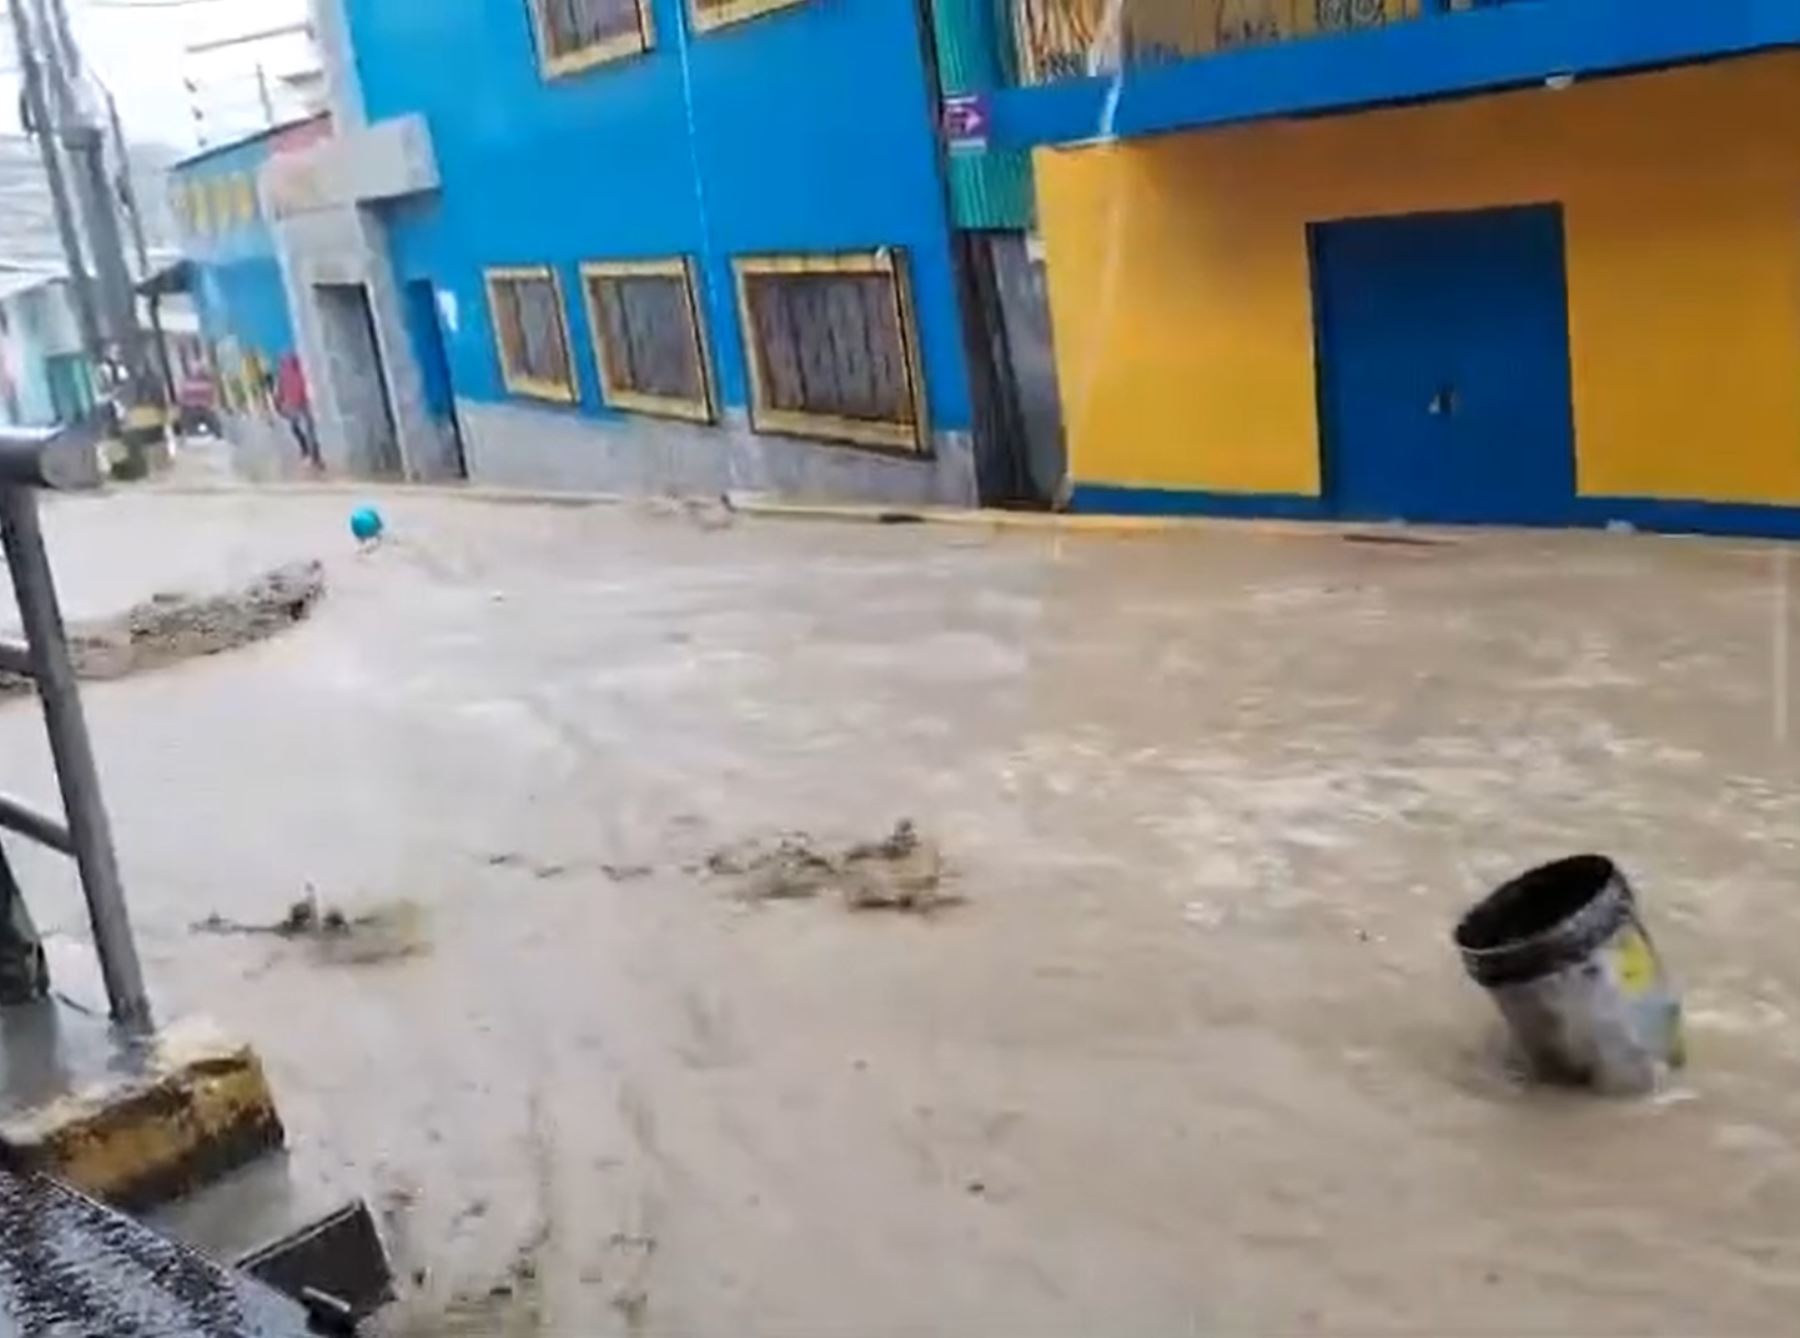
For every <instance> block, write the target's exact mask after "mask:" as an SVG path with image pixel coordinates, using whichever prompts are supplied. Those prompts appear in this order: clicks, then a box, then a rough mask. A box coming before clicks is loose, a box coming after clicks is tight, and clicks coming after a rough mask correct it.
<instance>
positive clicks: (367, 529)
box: [350, 506, 387, 544]
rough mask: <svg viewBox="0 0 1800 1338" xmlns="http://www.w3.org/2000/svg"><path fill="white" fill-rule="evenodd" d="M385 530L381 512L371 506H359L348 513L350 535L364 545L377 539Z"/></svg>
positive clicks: (385, 526)
mask: <svg viewBox="0 0 1800 1338" xmlns="http://www.w3.org/2000/svg"><path fill="white" fill-rule="evenodd" d="M386 528H387V525H386V523H385V522H384V521H383V520H382V519H381V512H379V511H377V510H376V509H375V508H374V507H372V506H359V507H357V508H356V510H354V511H352V512H351V513H350V533H352V534H354V535H355V536H356V537H357V539H358V540H360V541H361V542H363V543H365V544H366V543H370V542H373V541H374V540H376V539H379V538H380V537H381V532H382V531H383V530H385V529H386Z"/></svg>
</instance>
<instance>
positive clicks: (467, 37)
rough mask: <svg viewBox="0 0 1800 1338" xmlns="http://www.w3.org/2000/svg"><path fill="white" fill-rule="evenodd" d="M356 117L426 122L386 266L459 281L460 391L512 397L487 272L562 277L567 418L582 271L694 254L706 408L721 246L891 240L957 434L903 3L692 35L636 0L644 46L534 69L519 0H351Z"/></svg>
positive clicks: (943, 216) (928, 154)
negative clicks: (553, 73)
mask: <svg viewBox="0 0 1800 1338" xmlns="http://www.w3.org/2000/svg"><path fill="white" fill-rule="evenodd" d="M348 7H349V12H350V17H351V28H352V39H353V42H354V44H355V49H356V55H357V67H358V72H359V75H360V77H361V80H362V85H363V94H364V101H365V103H366V105H367V110H368V114H369V117H370V119H371V120H379V119H382V118H385V117H390V116H396V115H402V114H405V113H407V112H422V113H423V114H424V115H425V116H426V118H427V120H428V122H429V124H430V127H431V133H432V139H433V143H434V145H435V147H436V152H437V158H438V167H439V171H440V174H441V176H442V180H443V188H442V190H441V191H440V192H439V193H437V194H436V195H434V196H430V197H425V198H422V199H418V200H414V201H409V202H407V203H404V204H402V205H399V206H396V207H394V208H393V209H392V210H391V211H390V214H389V217H390V219H391V220H392V223H393V233H392V239H393V246H394V252H395V257H396V262H397V264H398V266H399V269H400V276H401V278H402V279H419V278H429V279H431V280H432V281H433V282H434V283H436V284H437V285H438V286H439V287H440V288H447V289H449V290H451V291H452V292H454V294H455V295H456V299H457V308H458V313H459V315H458V322H457V325H458V328H457V330H456V331H455V332H454V333H453V334H451V348H450V357H451V361H452V364H453V366H452V374H453V376H454V379H455V382H456V386H457V390H458V393H459V394H462V395H465V396H470V397H473V398H476V399H486V400H497V399H502V398H504V397H505V392H504V390H503V388H502V386H501V383H500V375H499V367H498V364H497V360H496V356H495V352H494V348H493V339H492V336H491V333H490V330H489V326H488V319H487V302H486V294H485V292H484V290H483V285H482V282H481V270H482V268H483V267H484V266H490V265H508V264H541V263H551V264H554V265H556V266H557V267H558V271H559V273H560V274H561V276H562V283H563V289H564V298H565V305H566V307H567V310H568V317H569V321H570V329H571V334H572V335H573V338H574V345H575V354H576V361H577V364H578V375H579V379H580V383H581V405H580V409H579V411H580V412H583V413H588V414H604V413H606V412H607V411H606V410H604V409H603V408H602V406H601V405H600V403H599V394H598V388H597V387H596V385H595V383H594V372H593V363H592V344H591V342H590V339H589V335H588V330H587V317H586V312H585V311H584V310H583V303H582V302H581V300H580V293H579V289H578V276H577V266H578V265H579V263H580V262H581V261H582V260H608V259H631V258H644V257H654V256H668V255H676V254H689V255H694V256H696V257H697V258H699V260H700V272H701V278H702V282H703V284H704V287H705V290H706V291H705V294H704V301H705V308H706V313H707V325H708V330H707V333H708V337H709V339H710V341H711V347H712V352H713V358H714V362H715V370H716V374H717V377H718V385H719V387H720V390H721V393H722V399H723V401H724V402H725V403H726V404H729V405H734V406H742V405H743V404H744V402H745V399H746V388H745V372H744V358H743V350H742V347H741V340H740V338H739V333H738V323H737V315H736V297H735V293H734V292H733V285H732V280H731V267H730V257H731V256H732V255H734V254H744V253H753V252H760V251H828V250H848V249H870V248H873V247H876V246H881V245H889V246H897V247H903V248H905V250H906V252H907V255H908V257H909V261H910V264H911V272H912V281H913V295H914V300H915V304H916V308H917V311H918V317H919V323H920V329H921V343H922V352H923V361H924V366H925V375H926V383H927V390H928V395H929V399H930V405H931V418H932V425H933V426H934V427H936V428H939V429H943V428H962V427H966V426H967V424H968V419H969V403H968V399H969V397H968V388H967V378H966V374H965V369H964V366H963V361H962V344H961V333H960V323H959V316H958V308H957V304H956V299H955V290H954V286H953V275H952V269H951V252H950V233H949V225H948V221H947V210H946V204H945V192H944V185H943V181H942V178H941V175H940V170H939V163H938V156H937V148H936V139H935V123H934V115H935V113H934V106H935V102H934V97H933V95H932V92H931V89H930V85H929V75H928V74H927V72H926V69H925V65H924V60H923V57H922V49H921V43H920V37H919V32H918V19H917V17H916V14H915V11H914V9H913V6H912V5H911V3H910V2H909V0H809V2H808V3H805V4H802V5H799V6H797V7H794V8H791V9H787V10H782V11H778V12H776V13H773V14H769V15H765V16H763V17H760V18H756V19H752V20H749V21H747V22H745V23H741V24H736V25H733V26H730V27H726V28H722V29H718V30H716V31H713V32H709V33H690V32H689V31H688V30H687V27H686V22H685V16H684V14H683V12H682V5H681V3H680V0H652V12H653V16H654V21H655V31H656V35H657V39H656V45H655V47H654V48H653V49H652V50H651V51H649V52H646V53H644V54H643V55H640V56H636V57H632V58H630V59H627V60H622V61H617V62H613V63H610V64H606V65H601V66H598V67H595V68H593V69H591V70H588V71H586V72H584V73H581V74H576V75H572V76H568V77H565V78H559V79H553V80H546V79H544V78H543V77H542V75H541V74H540V73H539V69H538V62H537V56H536V52H535V49H534V43H533V36H532V31H531V21H530V16H529V14H528V12H527V8H526V4H525V0H463V2H462V3H457V4H394V3H389V2H386V0H348Z"/></svg>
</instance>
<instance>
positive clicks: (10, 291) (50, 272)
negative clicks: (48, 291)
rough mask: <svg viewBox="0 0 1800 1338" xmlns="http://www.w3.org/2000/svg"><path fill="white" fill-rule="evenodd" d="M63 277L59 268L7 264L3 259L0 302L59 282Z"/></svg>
mask: <svg viewBox="0 0 1800 1338" xmlns="http://www.w3.org/2000/svg"><path fill="white" fill-rule="evenodd" d="M64 278H65V276H64V275H63V273H62V272H61V271H60V270H54V269H44V268H39V267H37V266H31V265H9V264H7V263H6V262H5V261H0V302H4V301H6V300H7V299H8V298H13V297H18V296H20V295H21V294H23V293H29V292H32V291H34V290H36V289H38V288H43V287H46V286H48V285H49V284H53V283H61V282H62V281H63V280H64Z"/></svg>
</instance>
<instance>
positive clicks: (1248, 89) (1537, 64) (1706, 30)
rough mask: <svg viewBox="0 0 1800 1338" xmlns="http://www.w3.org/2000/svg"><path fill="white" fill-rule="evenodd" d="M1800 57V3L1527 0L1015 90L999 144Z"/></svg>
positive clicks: (997, 128)
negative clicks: (1797, 51)
mask: <svg viewBox="0 0 1800 1338" xmlns="http://www.w3.org/2000/svg"><path fill="white" fill-rule="evenodd" d="M1794 45H1800V0H1516V3H1506V4H1498V5H1494V6H1492V7H1488V8H1481V9H1475V10H1471V11H1469V12H1467V13H1456V14H1440V15H1436V16H1431V17H1426V18H1421V19H1418V20H1416V21H1413V22H1410V23H1395V24H1390V25H1387V26H1384V27H1378V28H1363V29H1357V30H1354V31H1349V32H1343V33H1334V34H1330V35H1321V36H1317V37H1311V38H1307V39H1304V40H1298V41H1289V42H1277V43H1273V44H1270V45H1267V46H1256V47H1245V48H1242V49H1238V50H1233V51H1225V52H1220V53H1217V54H1214V55H1209V56H1202V57H1196V58H1194V59H1192V60H1185V61H1179V62H1175V63H1172V64H1168V65H1155V66H1147V67H1144V68H1141V69H1134V70H1129V71H1127V73H1126V75H1125V77H1124V78H1123V79H1122V80H1119V81H1117V85H1118V86H1117V88H1116V89H1115V88H1114V83H1115V81H1114V80H1113V79H1112V78H1110V77H1097V78H1086V79H1065V80H1060V81H1058V82H1055V83H1050V84H1044V85H1040V86H1037V87H1031V88H1014V89H1007V90H1004V91H1002V92H999V93H997V94H996V95H995V97H994V105H993V139H994V143H995V144H997V145H1002V146H1010V147H1015V148H1023V147H1029V146H1033V145H1039V144H1061V143H1071V142H1078V141H1081V140H1088V139H1095V138H1100V137H1104V136H1105V135H1107V134H1114V135H1145V134H1155V133H1159V132H1163V131H1170V130H1181V129H1188V128H1193V127H1197V126H1205V125H1222V124H1227V123H1229V122H1233V121H1247V120H1254V119H1256V118H1258V117H1267V116H1284V115H1297V114H1302V113H1318V112H1330V111H1344V110H1348V109H1351V108H1356V107H1367V106H1375V105H1380V104H1383V103H1394V102H1407V101H1414V100H1419V99H1424V98H1434V97H1450V96H1456V95H1460V94H1467V93H1475V92H1480V91H1482V90H1484V89H1495V88H1506V87H1510V86H1515V85H1519V84H1527V83H1534V82H1537V81H1540V80H1542V79H1545V78H1547V77H1549V76H1551V75H1556V74H1573V75H1577V76H1580V75H1583V74H1589V75H1601V74H1609V73H1622V72H1625V71H1628V70H1634V69H1645V68H1650V67H1654V66H1659V65H1672V64H1679V63H1682V62H1685V61H1693V60H1702V59H1707V58H1710V57H1718V56H1729V55H1737V54H1742V53H1745V52H1749V51H1757V50H1763V49H1768V48H1773V47H1780V46H1794ZM1109 101H1110V103H1111V105H1110V106H1109ZM1109 121H1110V124H1109Z"/></svg>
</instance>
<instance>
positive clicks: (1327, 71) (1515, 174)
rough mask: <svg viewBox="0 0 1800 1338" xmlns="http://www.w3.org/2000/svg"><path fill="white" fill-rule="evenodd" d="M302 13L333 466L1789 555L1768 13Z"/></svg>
mask: <svg viewBox="0 0 1800 1338" xmlns="http://www.w3.org/2000/svg"><path fill="white" fill-rule="evenodd" d="M314 9H315V15H314V29H315V31H316V34H317V37H318V44H319V50H320V54H321V58H322V61H323V68H324V73H325V78H326V83H327V87H328V89H329V93H330V102H331V108H332V119H333V124H334V125H335V127H336V133H335V134H332V135H330V136H329V137H321V138H318V139H317V141H316V142H314V143H311V144H305V145H299V146H296V147H295V148H294V149H293V150H292V151H291V152H282V153H275V152H273V151H272V150H273V143H272V142H271V143H269V144H265V145H263V147H261V148H257V149H254V150H252V149H233V150H229V151H222V152H223V153H225V155H226V156H225V157H224V158H222V159H220V158H214V159H205V160H199V161H196V162H194V163H191V164H190V165H189V166H188V167H187V168H186V169H184V170H185V171H189V172H192V173H194V174H196V175H200V176H212V175H216V174H218V173H219V172H224V173H225V174H226V175H230V174H231V173H233V172H258V173H260V180H261V183H262V190H261V194H260V197H259V198H260V201H261V204H262V207H263V208H264V210H265V211H266V222H264V221H262V220H260V219H259V220H258V221H257V222H256V223H255V225H254V227H253V228H252V231H250V232H248V233H246V234H245V244H246V245H247V246H248V245H249V244H250V242H251V241H252V240H253V241H254V254H255V258H256V260H257V263H258V265H259V266H260V268H259V270H258V271H257V272H258V274H259V275H260V276H261V277H260V278H259V279H258V281H257V289H258V291H259V292H262V293H265V294H267V293H271V292H272V291H273V285H272V283H271V282H270V280H269V274H270V266H271V265H273V266H274V267H275V268H276V269H277V270H278V271H279V273H280V276H281V281H282V289H283V292H284V293H285V297H286V305H285V308H284V311H285V313H286V318H287V322H288V324H287V326H286V327H284V330H283V334H284V336H285V337H286V338H287V339H288V340H290V341H291V344H292V346H293V347H294V348H295V349H296V350H297V351H298V354H299V362H300V364H301V365H302V366H303V367H304V369H305V372H306V374H307V375H306V385H307V389H308V391H309V394H310V404H311V406H312V410H313V413H314V417H315V418H316V421H317V425H318V431H319V440H320V443H321V450H322V454H323V457H324V460H325V464H326V466H327V467H328V468H339V469H343V470H346V471H348V472H353V473H389V474H404V475H406V476H408V477H413V478H435V477H446V476H456V475H463V474H466V475H468V476H469V477H472V478H474V479H476V480H479V481H483V482H491V483H502V484H517V485H526V486H534V487H568V488H591V489H601V490H608V491H614V490H616V491H627V490H640V491H641V490H673V491H686V492H711V491H717V490H720V489H727V488H729V489H753V490H767V491H772V492H778V493H786V494H791V495H801V496H828V497H845V498H853V499H864V500H870V501H879V502H908V503H910V502H945V503H955V504H974V503H983V504H993V503H1021V502H1022V503H1039V504H1042V503H1048V502H1054V503H1058V504H1063V505H1068V506H1072V507H1074V508H1077V509H1085V510H1097V511H1159V512H1204V513H1222V514H1232V515H1282V516H1296V517H1316V518H1321V519H1338V520H1353V521H1366V520H1388V519H1401V520H1409V521H1424V522H1450V523H1461V522H1478V523H1505V524H1513V523H1526V524H1552V525H1598V524H1605V523H1609V522H1613V521H1621V522H1628V523H1630V524H1634V525H1638V526H1643V527H1650V528H1664V529H1675V530H1683V529H1692V530H1708V531H1733V532H1745V533H1796V534H1800V452H1797V451H1795V450H1794V449H1793V445H1794V443H1795V442H1796V441H1797V440H1800V378H1797V377H1796V376H1795V374H1794V369H1795V367H1796V366H1800V320H1797V319H1796V317H1795V305H1794V295H1795V276H1796V275H1797V274H1800V228H1796V227H1795V225H1794V224H1795V220H1794V210H1793V204H1794V201H1795V200H1796V199H1800V116H1796V115H1795V113H1796V111H1800V4H1793V3H1733V4H1722V3H1717V2H1716V0H1179V2H1177V0H1129V3H1119V0H924V3H922V4H917V5H915V4H909V3H908V4H903V3H899V0H513V2H512V3H504V4H501V3H494V4H460V5H452V4H433V5H397V4H392V3H387V2H386V0H314ZM234 154H237V155H241V161H240V160H239V159H235V158H233V157H232V156H231V155H234ZM219 189H221V188H220V187H219V186H218V185H217V184H216V183H214V184H212V185H210V186H209V187H208V190H210V191H213V192H217V191H218V190H219ZM227 189H229V190H231V191H235V190H236V189H237V188H236V187H230V188H227ZM208 198H209V199H210V198H211V197H210V196H209V197H208ZM233 198H237V197H236V195H234V196H233ZM229 254H230V252H229V248H227V250H226V252H224V253H221V254H218V255H215V256H214V257H213V258H212V261H211V262H210V263H211V264H212V265H213V267H214V268H215V269H217V268H220V267H221V266H224V265H225V264H227V262H228V260H229ZM219 281H220V282H221V283H222V282H224V281H225V277H224V275H223V274H222V273H221V275H220V278H219ZM207 307H208V303H207V302H206V301H204V300H203V302H202V310H203V312H204V311H206V309H207ZM240 342H241V341H240ZM274 346H275V345H274V343H273V342H272V341H271V342H269V347H271V348H272V347H274ZM281 347H282V348H286V347H288V344H287V343H282V344H281ZM1065 434H1066V438H1067V444H1066V447H1065V444H1064V438H1065Z"/></svg>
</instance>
